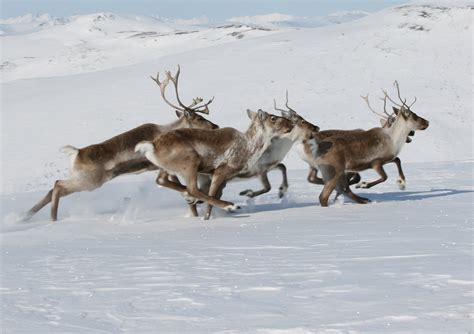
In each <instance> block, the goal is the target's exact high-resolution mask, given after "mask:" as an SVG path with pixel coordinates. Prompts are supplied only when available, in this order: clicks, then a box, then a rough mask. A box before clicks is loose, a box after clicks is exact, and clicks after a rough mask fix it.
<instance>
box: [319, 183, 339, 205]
mask: <svg viewBox="0 0 474 334" xmlns="http://www.w3.org/2000/svg"><path fill="white" fill-rule="evenodd" d="M336 185H337V178H335V177H334V178H332V179H331V180H328V181H327V182H326V183H325V184H324V187H323V190H322V191H321V194H320V195H319V203H320V204H321V206H323V207H326V206H328V200H329V196H331V193H332V191H333V190H334V188H336Z"/></svg>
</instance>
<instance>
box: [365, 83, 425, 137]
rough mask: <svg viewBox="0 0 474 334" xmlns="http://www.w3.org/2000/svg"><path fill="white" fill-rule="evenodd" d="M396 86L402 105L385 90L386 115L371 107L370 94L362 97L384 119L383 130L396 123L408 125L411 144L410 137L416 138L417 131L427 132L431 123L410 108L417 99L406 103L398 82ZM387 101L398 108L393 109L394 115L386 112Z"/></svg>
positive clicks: (384, 108)
mask: <svg viewBox="0 0 474 334" xmlns="http://www.w3.org/2000/svg"><path fill="white" fill-rule="evenodd" d="M394 85H395V87H396V88H397V94H398V98H399V99H400V101H401V102H402V104H399V103H397V102H395V101H394V100H393V99H392V98H391V97H390V96H389V95H388V93H387V91H385V90H382V92H383V94H384V97H383V98H382V100H383V102H384V104H383V112H384V114H380V113H378V112H376V111H375V110H374V109H373V108H372V107H371V106H370V103H369V94H367V96H361V97H362V98H363V99H364V100H365V102H366V103H367V106H368V107H369V109H370V110H371V111H372V112H373V113H375V114H377V115H378V116H380V117H382V119H381V125H382V127H383V128H390V127H391V126H392V125H393V124H395V123H396V122H404V123H406V125H405V126H406V128H407V129H409V130H410V131H409V133H408V137H407V139H406V142H407V143H409V142H411V138H409V137H410V136H414V135H415V130H425V129H426V128H427V127H428V125H429V122H428V121H427V120H426V119H424V118H422V117H420V116H418V115H417V114H415V113H414V112H413V111H412V110H411V109H410V108H411V107H412V106H413V105H414V104H415V102H416V97H415V99H414V100H413V102H412V103H411V104H410V105H408V104H407V103H406V101H407V100H406V99H402V97H401V96H400V86H399V85H398V81H397V80H395V82H394ZM387 99H388V100H389V101H390V102H392V103H393V104H395V105H396V106H397V107H392V109H393V113H391V114H389V113H388V112H387V110H386V106H387Z"/></svg>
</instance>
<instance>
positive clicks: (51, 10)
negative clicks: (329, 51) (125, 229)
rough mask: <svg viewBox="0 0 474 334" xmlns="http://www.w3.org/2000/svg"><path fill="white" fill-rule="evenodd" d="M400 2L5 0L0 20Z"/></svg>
mask: <svg viewBox="0 0 474 334" xmlns="http://www.w3.org/2000/svg"><path fill="white" fill-rule="evenodd" d="M407 2H408V1H406V0H405V1H403V0H383V1H375V0H358V1H347V0H339V1H321V0H318V1H308V0H296V1H289V0H277V1H269V0H263V1H262V0H260V1H249V0H244V1H236V0H224V1H216V0H206V1H192V0H177V1H171V0H165V1H163V0H159V1H150V0H138V1H133V2H130V1H124V0H118V1H111V0H99V1H91V0H82V1H79V2H75V3H74V6H72V3H71V1H69V0H45V1H37V0H15V1H13V0H4V1H2V5H1V11H0V17H1V18H3V19H5V18H11V17H18V16H24V15H27V14H32V15H34V16H36V15H42V14H49V15H51V16H54V17H64V16H71V15H82V14H91V13H96V12H112V13H115V14H132V15H149V16H160V17H169V18H183V19H191V18H202V17H205V18H207V19H209V20H210V21H219V20H225V19H229V18H232V17H238V16H255V15H265V14H271V13H281V14H286V15H293V16H304V17H316V16H325V15H329V14H332V13H336V12H341V11H365V12H375V11H379V10H382V9H384V8H388V7H392V6H396V5H400V4H404V3H407Z"/></svg>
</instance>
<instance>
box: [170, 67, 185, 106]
mask: <svg viewBox="0 0 474 334" xmlns="http://www.w3.org/2000/svg"><path fill="white" fill-rule="evenodd" d="M180 72H181V68H180V66H179V65H178V70H177V71H176V74H175V75H174V76H173V75H171V71H166V76H167V78H168V80H171V82H173V86H174V91H175V93H176V100H177V101H178V104H179V105H180V106H181V107H182V108H184V109H186V108H188V107H187V106H185V105H184V103H183V102H181V99H180V98H179V92H178V80H179V74H180Z"/></svg>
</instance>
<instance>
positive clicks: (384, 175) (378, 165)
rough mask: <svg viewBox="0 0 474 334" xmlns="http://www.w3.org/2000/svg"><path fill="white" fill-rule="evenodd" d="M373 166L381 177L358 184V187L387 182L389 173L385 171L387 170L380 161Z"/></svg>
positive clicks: (369, 186)
mask: <svg viewBox="0 0 474 334" xmlns="http://www.w3.org/2000/svg"><path fill="white" fill-rule="evenodd" d="M372 168H373V169H374V170H375V171H376V172H377V173H378V174H379V175H380V179H378V180H375V181H372V182H361V183H359V184H357V185H356V188H365V189H368V188H372V187H373V186H375V185H377V184H379V183H382V182H385V181H386V180H387V173H385V170H384V169H383V166H382V164H381V163H380V162H376V163H375V164H374V165H373V166H372Z"/></svg>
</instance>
